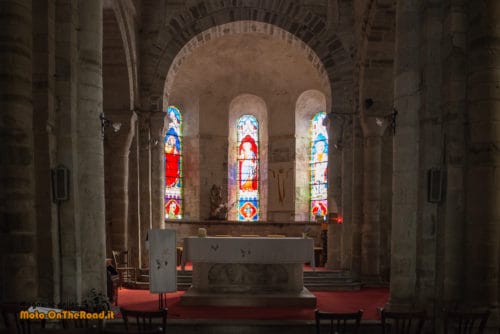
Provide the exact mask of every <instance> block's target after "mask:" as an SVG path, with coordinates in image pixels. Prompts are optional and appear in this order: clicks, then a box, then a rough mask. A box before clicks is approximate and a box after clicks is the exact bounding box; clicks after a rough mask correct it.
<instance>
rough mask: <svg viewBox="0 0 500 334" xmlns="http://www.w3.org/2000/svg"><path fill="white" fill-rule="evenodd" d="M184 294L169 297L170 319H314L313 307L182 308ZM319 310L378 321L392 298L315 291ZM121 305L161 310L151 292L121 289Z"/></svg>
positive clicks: (377, 292)
mask: <svg viewBox="0 0 500 334" xmlns="http://www.w3.org/2000/svg"><path fill="white" fill-rule="evenodd" d="M183 293H184V291H178V292H174V293H168V294H167V306H168V316H169V318H173V319H260V320H271V319H294V320H312V319H314V309H313V308H301V307H265V308H261V307H214V306H210V307H208V306H207V307H194V306H181V305H179V300H180V296H181V295H182V294H183ZM312 293H313V294H314V295H315V296H316V297H317V307H318V308H319V309H320V310H322V311H327V312H353V311H357V310H358V309H363V310H364V314H363V319H365V320H368V319H370V320H375V319H378V316H377V308H379V307H383V306H384V304H385V303H386V302H387V300H388V298H389V290H388V289H385V288H367V289H362V290H360V291H312ZM118 301H119V306H123V307H128V308H131V309H137V310H155V309H157V308H158V295H157V294H150V293H149V291H148V290H130V289H120V290H119V298H118Z"/></svg>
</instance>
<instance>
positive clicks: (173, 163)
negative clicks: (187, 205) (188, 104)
mask: <svg viewBox="0 0 500 334" xmlns="http://www.w3.org/2000/svg"><path fill="white" fill-rule="evenodd" d="M167 119H168V122H169V123H168V130H167V133H166V134H165V138H164V149H165V218H168V219H181V218H182V213H183V208H184V207H183V203H182V183H183V182H182V178H183V173H182V115H181V113H180V111H179V109H177V108H176V107H173V106H170V107H168V110H167Z"/></svg>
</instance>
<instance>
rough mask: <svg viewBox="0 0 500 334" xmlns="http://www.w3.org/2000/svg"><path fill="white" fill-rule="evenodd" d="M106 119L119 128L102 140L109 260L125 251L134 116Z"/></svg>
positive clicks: (111, 115)
mask: <svg viewBox="0 0 500 334" xmlns="http://www.w3.org/2000/svg"><path fill="white" fill-rule="evenodd" d="M106 117H107V118H108V119H109V120H110V121H112V122H114V123H120V124H121V128H120V130H119V131H117V132H114V130H113V129H112V128H108V129H106V132H105V137H104V148H105V157H104V161H105V175H106V179H105V186H106V224H109V226H107V229H106V230H107V231H108V232H109V234H107V235H106V239H107V242H106V244H107V245H108V249H107V256H108V257H111V256H112V254H111V250H126V249H128V243H127V234H128V180H129V152H130V144H131V142H132V138H133V137H134V134H135V123H136V120H137V115H136V114H135V113H130V112H129V111H124V112H123V113H122V114H118V113H109V114H107V115H106Z"/></svg>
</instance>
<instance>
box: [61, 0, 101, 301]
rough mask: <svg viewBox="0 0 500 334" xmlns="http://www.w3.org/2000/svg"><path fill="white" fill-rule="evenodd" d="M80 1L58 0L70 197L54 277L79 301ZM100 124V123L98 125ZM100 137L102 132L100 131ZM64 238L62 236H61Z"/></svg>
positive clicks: (64, 159)
mask: <svg viewBox="0 0 500 334" xmlns="http://www.w3.org/2000/svg"><path fill="white" fill-rule="evenodd" d="M77 16H78V15H77V4H76V3H75V2H74V1H71V0H65V1H57V2H56V24H57V29H56V34H55V35H56V62H57V66H56V76H55V95H56V96H55V97H56V101H57V107H56V116H57V119H56V120H57V122H56V134H57V165H62V166H64V167H66V168H68V169H69V199H68V200H67V201H64V202H61V203H60V204H59V206H58V209H57V210H58V214H57V220H58V222H57V225H58V229H57V239H58V240H57V252H58V256H57V257H56V258H55V259H54V264H55V267H56V268H55V269H56V271H57V274H56V275H55V277H54V279H55V282H56V285H58V288H59V291H60V294H61V296H60V298H61V299H60V300H64V301H78V298H80V296H81V265H80V264H81V250H80V239H79V238H78V235H79V232H78V231H79V228H80V212H81V211H80V210H79V185H80V184H79V174H78V170H79V169H78V160H77V157H78V149H77V131H76V128H77V117H78V116H77V114H78V112H77V85H78V80H77V72H78V64H77V62H76V61H75V59H76V57H77V36H78V31H77V26H78V23H77V21H78V20H77ZM98 126H99V125H98ZM99 136H100V134H99ZM59 238H60V239H59Z"/></svg>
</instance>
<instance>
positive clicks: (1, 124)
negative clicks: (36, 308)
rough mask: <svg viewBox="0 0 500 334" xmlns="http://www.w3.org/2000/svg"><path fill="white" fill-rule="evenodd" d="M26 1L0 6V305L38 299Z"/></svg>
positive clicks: (28, 8)
mask: <svg viewBox="0 0 500 334" xmlns="http://www.w3.org/2000/svg"><path fill="white" fill-rule="evenodd" d="M31 6H32V1H30V0H10V1H9V0H7V1H2V2H1V3H0V13H2V14H1V15H0V27H1V29H0V40H1V43H2V48H1V51H0V110H2V111H1V113H0V132H1V133H2V139H1V140H0V156H1V159H0V180H1V182H0V203H1V204H0V215H1V217H2V218H1V230H0V244H1V245H2V246H1V251H0V260H1V262H0V265H1V266H2V275H0V300H2V301H34V300H35V298H37V295H38V273H37V262H36V247H37V243H36V233H37V228H36V223H35V210H34V209H35V205H34V204H35V203H34V191H35V180H34V160H33V150H34V147H33V133H32V131H33V105H32V86H31V84H32V74H33V73H32V54H33V49H32V7H31Z"/></svg>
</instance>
